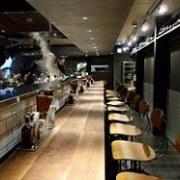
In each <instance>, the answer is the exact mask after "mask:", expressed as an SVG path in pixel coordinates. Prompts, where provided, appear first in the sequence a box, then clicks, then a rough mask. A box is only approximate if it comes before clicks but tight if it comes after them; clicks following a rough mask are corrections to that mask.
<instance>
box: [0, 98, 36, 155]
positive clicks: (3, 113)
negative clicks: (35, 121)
mask: <svg viewBox="0 0 180 180" xmlns="http://www.w3.org/2000/svg"><path fill="white" fill-rule="evenodd" d="M29 111H36V98H35V96H33V97H30V98H28V99H25V100H22V101H19V102H16V103H14V104H11V105H9V106H6V107H4V108H1V109H0V158H2V157H3V156H4V155H5V154H6V153H7V152H8V151H9V150H11V149H12V148H13V147H15V146H16V145H17V144H18V143H19V142H20V140H21V127H22V125H23V123H24V115H26V114H27V112H29Z"/></svg>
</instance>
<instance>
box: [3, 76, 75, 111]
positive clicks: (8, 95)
mask: <svg viewBox="0 0 180 180" xmlns="http://www.w3.org/2000/svg"><path fill="white" fill-rule="evenodd" d="M75 80H77V79H76V78H69V77H68V78H66V79H65V80H54V81H50V82H46V83H41V84H27V85H22V86H19V87H7V88H5V89H0V108H1V107H2V106H3V107H4V106H6V104H7V105H8V104H12V103H15V102H17V101H20V100H22V99H24V98H25V97H27V96H28V97H29V96H33V95H35V94H36V93H38V92H39V91H41V90H49V89H54V88H55V87H59V86H61V85H63V84H66V83H69V82H71V81H75Z"/></svg>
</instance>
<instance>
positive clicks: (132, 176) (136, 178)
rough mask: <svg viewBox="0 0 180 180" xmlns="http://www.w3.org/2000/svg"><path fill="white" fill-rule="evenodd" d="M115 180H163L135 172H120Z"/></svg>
mask: <svg viewBox="0 0 180 180" xmlns="http://www.w3.org/2000/svg"><path fill="white" fill-rule="evenodd" d="M116 180H163V178H160V177H156V176H151V175H146V174H142V173H135V172H121V173H119V174H118V175H117V176H116Z"/></svg>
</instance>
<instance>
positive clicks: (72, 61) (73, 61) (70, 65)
mask: <svg viewBox="0 0 180 180" xmlns="http://www.w3.org/2000/svg"><path fill="white" fill-rule="evenodd" d="M80 62H86V63H87V72H88V73H89V74H92V75H93V76H94V79H95V80H105V81H107V82H108V84H107V87H108V88H112V86H113V56H112V55H109V56H89V57H85V56H81V57H68V58H66V64H65V68H66V70H67V71H72V72H75V71H76V66H77V64H78V63H80ZM91 65H100V66H101V65H108V67H109V68H108V71H107V72H103V71H97V72H91Z"/></svg>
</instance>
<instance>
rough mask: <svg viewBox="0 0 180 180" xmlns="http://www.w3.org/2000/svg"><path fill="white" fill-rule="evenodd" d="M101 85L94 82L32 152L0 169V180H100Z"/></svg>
mask: <svg viewBox="0 0 180 180" xmlns="http://www.w3.org/2000/svg"><path fill="white" fill-rule="evenodd" d="M103 111H104V105H103V84H102V83H101V82H95V83H94V84H93V85H92V86H91V87H90V88H89V89H88V90H86V92H85V93H83V94H82V95H80V96H79V100H78V101H76V104H75V105H74V106H68V105H67V106H65V107H64V108H63V109H62V110H61V111H60V112H59V113H58V114H57V117H56V127H55V128H54V129H53V131H52V133H51V134H50V135H49V137H48V138H47V139H46V140H45V141H44V143H43V144H41V146H40V147H39V149H38V150H36V151H35V152H22V151H18V152H15V153H14V154H13V155H12V156H11V157H10V158H9V159H8V160H6V161H5V162H4V163H3V164H2V165H1V166H0V180H20V179H23V180H104V179H105V172H104V171H105V162H104V156H105V155H104V117H103V116H104V114H103Z"/></svg>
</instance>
